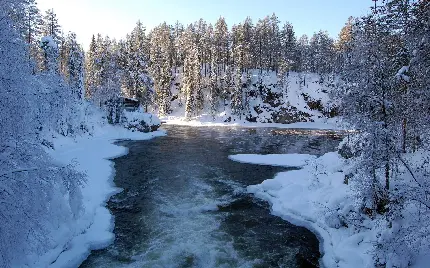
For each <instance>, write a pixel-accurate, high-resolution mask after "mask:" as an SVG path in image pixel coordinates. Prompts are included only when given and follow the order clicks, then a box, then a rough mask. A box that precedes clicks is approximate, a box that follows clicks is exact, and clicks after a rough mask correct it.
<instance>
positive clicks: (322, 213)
mask: <svg viewBox="0 0 430 268" xmlns="http://www.w3.org/2000/svg"><path fill="white" fill-rule="evenodd" d="M230 158H231V159H237V157H235V156H231V157H230ZM239 158H240V161H241V162H246V161H247V159H248V162H250V163H254V164H255V163H257V162H259V161H260V164H261V163H262V164H270V162H271V163H272V164H273V165H279V161H281V160H280V159H282V165H286V166H300V164H302V163H301V162H300V161H299V162H297V161H296V156H295V155H285V156H283V157H282V158H279V157H270V156H264V158H262V156H253V157H250V156H247V157H239ZM259 158H260V159H259ZM272 160H273V161H272ZM289 160H292V161H291V162H289ZM346 168H347V163H346V161H345V160H344V159H343V158H342V157H340V156H339V155H338V154H337V153H327V154H325V155H323V156H321V157H319V158H313V157H312V156H309V158H308V162H307V164H306V165H304V166H303V168H302V169H300V170H293V171H287V172H281V173H279V174H277V175H276V176H275V178H273V179H267V180H265V181H264V182H263V183H261V184H259V185H253V186H249V187H248V191H249V192H250V193H253V194H255V196H256V197H258V198H261V199H264V200H266V201H268V202H269V203H270V204H271V206H272V213H273V214H274V215H277V216H280V217H282V218H284V219H285V220H288V221H290V222H292V223H293V224H296V225H300V226H304V227H306V228H308V229H310V230H312V231H313V232H315V233H316V235H317V236H318V237H319V239H320V241H321V253H322V254H323V256H322V260H321V261H322V263H323V265H324V266H325V267H352V268H354V267H357V268H362V267H373V263H374V262H373V259H372V252H373V245H374V242H375V241H376V234H377V232H376V231H375V228H374V222H373V221H371V220H370V219H366V218H358V217H359V216H358V215H360V214H359V213H358V211H354V210H355V206H354V200H355V198H354V195H353V193H352V192H351V190H350V188H349V187H348V185H346V184H344V179H345V175H344V174H345V173H344V172H345V170H346ZM354 212H357V221H361V222H360V226H361V228H360V229H358V228H357V227H355V226H354V225H349V226H346V223H345V222H343V221H342V218H343V216H344V215H346V214H348V213H354ZM362 226H367V229H366V228H362Z"/></svg>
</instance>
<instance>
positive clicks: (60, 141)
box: [33, 125, 165, 267]
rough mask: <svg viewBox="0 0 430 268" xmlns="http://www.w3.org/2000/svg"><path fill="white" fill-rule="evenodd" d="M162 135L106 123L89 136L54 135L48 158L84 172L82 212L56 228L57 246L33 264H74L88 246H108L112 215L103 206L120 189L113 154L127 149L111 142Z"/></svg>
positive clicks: (111, 237) (95, 247) (84, 255)
mask: <svg viewBox="0 0 430 268" xmlns="http://www.w3.org/2000/svg"><path fill="white" fill-rule="evenodd" d="M162 135H165V133H164V132H162V131H157V132H151V133H141V132H131V131H128V130H126V129H124V128H122V127H119V126H112V125H107V126H103V127H98V128H96V129H95V130H94V134H93V136H88V135H87V136H80V137H77V138H74V139H73V138H68V137H62V136H58V137H56V138H55V139H54V148H55V150H50V151H49V153H50V155H51V156H52V158H53V159H54V160H55V161H57V162H58V163H60V164H62V165H69V164H74V165H75V168H76V170H78V171H81V172H85V173H86V174H87V182H86V183H85V185H83V187H82V195H83V200H84V201H83V203H84V207H85V212H84V214H83V215H82V216H81V217H80V218H79V219H78V220H77V222H72V223H70V225H69V226H63V227H61V228H59V229H58V230H56V234H55V237H57V238H58V241H57V244H58V246H57V247H56V248H54V249H52V250H50V251H49V252H47V253H46V254H45V255H44V256H41V257H39V258H38V259H37V260H35V261H34V265H33V266H34V267H48V266H49V267H77V266H79V265H80V264H81V263H82V262H83V261H84V260H85V259H86V258H87V257H88V255H89V254H90V251H91V250H96V249H101V248H104V247H106V246H108V245H109V244H110V243H112V242H113V240H114V234H113V233H112V231H113V228H114V221H113V216H112V215H111V214H110V212H109V211H108V209H107V208H106V207H105V205H106V202H107V200H108V199H109V198H110V196H112V195H113V194H115V193H118V192H119V191H121V189H119V188H117V187H115V185H114V183H113V177H114V174H115V169H114V165H113V163H112V161H110V160H109V159H113V158H115V157H119V156H122V155H124V154H127V149H126V148H124V147H121V146H118V145H114V144H113V143H114V142H115V141H117V140H125V139H128V140H147V139H151V138H153V137H157V136H162Z"/></svg>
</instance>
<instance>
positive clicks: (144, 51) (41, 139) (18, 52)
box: [0, 0, 430, 267]
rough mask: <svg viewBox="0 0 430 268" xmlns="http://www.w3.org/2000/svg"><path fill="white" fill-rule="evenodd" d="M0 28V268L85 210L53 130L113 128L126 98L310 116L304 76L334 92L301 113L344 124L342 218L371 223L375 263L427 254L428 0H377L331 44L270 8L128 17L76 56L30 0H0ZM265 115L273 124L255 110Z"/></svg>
mask: <svg viewBox="0 0 430 268" xmlns="http://www.w3.org/2000/svg"><path fill="white" fill-rule="evenodd" d="M282 19H288V18H282ZM0 29H1V35H0V52H1V53H0V55H1V57H0V58H1V60H0V106H1V107H2V109H1V111H0V219H1V224H0V241H2V243H1V245H0V256H1V258H0V267H11V266H10V265H12V266H14V265H13V264H15V265H16V267H23V266H24V265H28V263H29V262H31V260H28V258H30V259H31V258H33V257H34V255H42V254H45V253H46V252H47V251H48V250H49V249H50V248H52V247H54V246H55V243H56V242H55V241H54V240H53V238H52V237H50V236H49V234H50V233H51V231H52V230H54V229H56V228H58V226H62V225H63V224H66V223H67V222H70V221H77V220H78V219H79V218H80V217H81V215H82V210H83V207H82V194H81V191H80V187H81V186H82V185H83V184H85V181H86V178H85V174H82V173H80V172H77V171H76V170H75V169H74V167H73V165H68V166H60V165H58V164H57V163H55V162H54V161H52V159H51V158H50V157H49V154H48V153H47V152H46V150H47V148H52V147H53V145H52V139H54V138H55V136H56V135H60V136H66V137H74V136H77V135H91V133H92V131H93V130H94V129H95V125H96V124H99V123H100V122H102V121H103V122H105V123H107V124H114V125H115V124H120V123H121V121H122V120H123V119H122V118H123V115H122V114H121V113H122V111H121V109H120V107H119V106H120V105H121V99H122V98H124V97H126V98H131V99H136V100H138V101H139V103H140V104H141V106H142V109H143V110H144V111H145V112H151V113H154V114H158V115H159V116H160V117H166V116H169V115H171V114H175V113H177V110H180V111H181V112H182V111H183V112H184V114H181V116H183V117H184V119H185V120H191V119H192V118H194V117H197V116H200V115H202V114H208V115H210V116H211V118H213V120H215V118H217V117H219V114H220V113H223V112H224V113H225V112H226V109H227V113H228V116H227V117H224V118H228V120H229V121H235V120H247V121H250V122H280V121H281V120H280V119H276V118H275V117H277V118H280V117H283V118H288V119H286V120H284V121H282V122H283V123H293V122H297V121H310V120H313V119H311V115H310V114H307V113H305V112H301V111H300V109H299V108H297V107H293V105H292V104H291V103H290V101H289V99H288V97H286V96H288V94H289V93H288V92H289V91H291V90H292V88H293V87H300V88H302V87H303V88H304V87H308V86H309V83H310V82H312V83H316V84H318V85H320V86H321V87H323V88H325V89H328V90H329V92H328V93H327V94H329V97H330V101H328V102H327V103H324V104H321V103H318V100H317V99H307V105H308V106H309V107H308V108H309V109H308V110H309V111H310V110H318V111H320V112H321V116H323V117H324V118H326V117H327V118H328V117H336V118H341V121H342V124H343V125H344V126H346V127H347V128H348V129H351V130H353V131H351V134H349V135H348V137H347V138H345V140H344V141H343V142H342V144H341V146H340V147H339V154H340V155H342V157H344V158H345V159H348V161H351V163H353V164H351V165H350V166H349V167H350V168H349V170H344V172H345V173H346V175H345V184H347V185H348V187H350V188H351V189H352V191H353V193H354V198H355V200H356V202H355V203H356V204H355V207H354V208H350V209H349V210H343V211H340V210H339V212H338V214H337V217H338V218H339V220H340V222H342V225H343V226H346V227H348V228H351V229H353V230H354V231H355V232H357V233H359V232H361V231H363V230H367V229H371V228H374V226H377V228H378V230H380V232H379V234H378V237H377V239H376V240H375V241H374V251H373V252H372V253H370V254H372V257H373V260H374V264H375V266H377V267H408V266H410V265H412V264H413V263H414V261H415V260H416V259H417V258H418V257H419V256H421V255H423V254H425V252H428V250H429V246H430V240H429V239H430V237H429V231H430V229H429V226H428V223H429V222H430V216H429V215H430V214H429V212H430V191H429V189H430V184H429V176H430V173H429V172H430V165H429V161H430V154H429V144H430V143H429V133H430V125H429V123H430V120H429V119H430V118H429V112H430V2H429V1H426V0H416V1H411V0H383V1H375V7H373V8H372V9H371V10H369V13H368V15H366V16H364V17H360V18H353V17H351V18H350V19H349V20H348V21H347V22H345V26H344V27H343V28H342V30H341V32H340V33H339V36H338V37H337V38H336V39H333V38H332V37H330V36H329V35H328V33H327V32H325V31H323V30H321V31H319V32H316V33H314V34H313V35H312V36H307V35H303V36H296V34H295V30H294V27H293V25H291V24H290V23H288V22H286V23H284V24H281V21H280V19H279V18H278V17H277V16H276V15H275V14H272V15H268V16H266V17H264V18H262V19H259V20H258V21H252V19H251V18H249V17H248V18H244V20H243V22H242V23H240V24H237V25H227V23H226V20H225V19H224V18H223V17H220V18H219V19H218V21H216V23H215V24H213V25H212V24H211V23H209V22H206V21H205V20H204V19H200V20H199V21H197V22H195V23H193V24H190V25H182V24H181V23H180V22H177V23H175V24H174V25H168V24H167V23H161V24H160V25H158V26H157V27H155V28H153V29H151V30H149V31H147V29H146V28H145V26H144V25H143V24H142V23H141V22H140V21H138V22H137V23H136V25H135V28H134V29H130V30H131V31H130V32H129V33H128V34H127V35H126V38H125V39H123V40H115V39H112V38H110V37H109V36H101V35H100V34H95V35H94V36H93V38H92V40H91V43H90V46H89V49H88V51H84V49H83V47H82V46H81V45H80V44H78V42H77V40H76V34H74V33H67V34H65V33H64V32H63V30H62V27H61V26H60V25H59V23H58V19H57V17H56V14H55V13H54V10H48V11H46V12H45V13H42V12H41V11H40V10H39V9H38V7H37V4H36V2H35V1H34V0H2V1H1V2H0ZM292 77H295V80H291V79H292ZM315 77H317V79H315ZM292 81H294V85H292V83H293V82H292ZM257 99H258V100H260V101H256V100H257ZM263 103H266V104H263ZM264 105H265V106H264ZM226 107H227V108H226ZM100 111H101V112H100ZM264 111H267V113H269V120H266V119H265V120H266V121H263V120H260V119H259V116H260V115H262V114H265V112H264ZM265 116H266V117H267V115H265ZM223 120H224V119H223ZM24 196H25V198H23V197H24ZM369 221H370V222H372V226H373V227H369V225H368V222H369ZM375 228H376V227H375ZM29 256H30V257H29ZM30 266H31V265H30Z"/></svg>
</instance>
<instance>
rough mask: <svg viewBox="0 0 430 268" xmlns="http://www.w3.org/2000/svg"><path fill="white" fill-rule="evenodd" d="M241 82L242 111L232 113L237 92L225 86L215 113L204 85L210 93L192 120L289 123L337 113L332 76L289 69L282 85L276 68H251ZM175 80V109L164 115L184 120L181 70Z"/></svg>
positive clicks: (173, 90) (317, 119) (172, 89)
mask: <svg viewBox="0 0 430 268" xmlns="http://www.w3.org/2000/svg"><path fill="white" fill-rule="evenodd" d="M223 82H224V81H223ZM241 82H242V98H241V102H242V105H243V106H242V107H243V109H242V111H241V112H240V113H238V114H237V113H236V114H234V113H233V111H232V102H233V98H234V96H233V94H234V93H233V92H232V90H231V89H230V90H229V89H228V88H227V89H225V87H224V88H223V89H222V90H223V91H225V92H226V94H225V96H226V97H225V101H224V100H221V101H219V102H218V103H217V111H216V112H215V113H213V114H212V113H211V109H210V107H211V105H210V93H209V90H208V89H207V88H204V89H203V90H202V91H203V92H207V94H204V105H203V109H202V110H201V111H200V112H198V113H196V114H194V115H193V116H192V117H191V118H189V120H198V121H204V122H206V121H213V122H243V121H248V122H256V123H281V124H289V123H296V122H314V121H320V120H321V119H325V118H328V117H331V116H334V115H335V114H336V111H335V108H332V107H334V104H333V103H332V102H331V101H330V97H329V95H330V92H331V91H332V90H333V89H334V87H335V81H334V79H333V77H327V76H324V77H323V76H320V75H318V74H314V73H309V74H305V73H297V72H290V73H289V74H288V75H286V76H285V79H284V81H283V85H281V83H278V77H277V74H276V73H275V72H263V74H262V75H260V72H259V70H252V71H250V72H249V74H248V75H246V74H243V75H242V78H241ZM172 84H173V85H172V87H171V91H172V95H173V97H172V100H173V101H172V104H171V109H172V113H171V114H169V115H168V116H165V117H163V118H162V119H163V120H178V119H179V120H180V119H183V120H185V119H186V116H185V115H186V112H185V103H186V96H185V92H184V91H185V90H184V86H183V83H182V73H181V72H178V73H177V74H176V75H175V80H174V82H173V83H172Z"/></svg>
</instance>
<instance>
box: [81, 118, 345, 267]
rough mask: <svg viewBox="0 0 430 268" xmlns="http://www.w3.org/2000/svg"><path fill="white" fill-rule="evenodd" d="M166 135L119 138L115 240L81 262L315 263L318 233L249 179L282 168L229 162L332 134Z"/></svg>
mask: <svg viewBox="0 0 430 268" xmlns="http://www.w3.org/2000/svg"><path fill="white" fill-rule="evenodd" d="M164 129H166V130H167V132H168V136H167V137H160V138H156V139H153V140H150V141H140V142H121V144H122V145H123V146H127V147H128V148H129V149H130V152H129V154H128V155H126V156H124V157H121V158H118V159H116V160H115V167H116V170H117V174H116V177H115V183H116V185H117V186H118V187H121V188H123V189H124V191H123V192H122V193H120V194H117V195H116V196H114V197H113V198H111V200H110V201H109V203H108V206H109V209H110V210H111V212H112V213H113V214H114V216H115V235H116V239H115V243H114V244H113V245H111V246H110V247H109V248H107V249H104V250H99V251H95V252H93V253H92V254H91V256H90V257H89V258H88V259H87V261H86V262H85V263H83V264H82V267H318V260H319V258H320V253H319V242H318V240H317V238H316V236H315V235H314V234H313V233H311V232H310V231H308V230H307V229H305V228H302V227H297V226H294V225H292V224H290V223H288V222H286V221H284V220H282V219H280V218H278V217H276V216H273V215H271V214H270V206H269V205H268V204H267V203H266V202H263V201H261V200H258V199H255V198H254V197H253V196H252V195H250V194H247V193H246V186H248V185H253V184H258V183H261V182H262V181H263V180H265V179H270V178H273V177H274V175H275V174H276V173H277V172H280V171H286V170H287V169H286V168H280V167H271V166H259V165H250V164H242V163H237V162H233V161H231V160H229V159H228V155H230V154H237V153H259V154H267V153H307V154H315V155H321V154H323V153H325V152H328V151H331V150H333V149H334V147H335V146H337V144H338V142H339V138H336V137H333V136H326V135H321V134H327V133H320V132H314V131H300V130H297V131H281V130H274V129H266V128H264V129H246V128H227V127H220V128H215V127H212V128H192V127H181V126H165V127H164Z"/></svg>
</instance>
